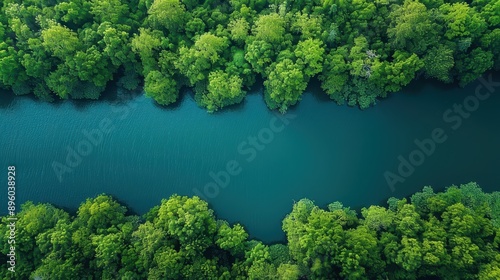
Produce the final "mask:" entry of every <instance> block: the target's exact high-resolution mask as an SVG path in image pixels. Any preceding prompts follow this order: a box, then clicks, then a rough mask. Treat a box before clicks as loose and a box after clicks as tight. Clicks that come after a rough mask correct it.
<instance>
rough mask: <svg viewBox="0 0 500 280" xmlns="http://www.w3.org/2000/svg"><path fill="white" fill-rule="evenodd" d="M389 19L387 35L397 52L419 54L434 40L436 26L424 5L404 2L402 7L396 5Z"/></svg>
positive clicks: (408, 1) (409, 1)
mask: <svg viewBox="0 0 500 280" xmlns="http://www.w3.org/2000/svg"><path fill="white" fill-rule="evenodd" d="M389 19H390V20H391V24H390V26H389V27H388V29H387V35H388V37H389V40H390V41H389V42H390V43H391V44H392V45H393V46H394V47H395V49H397V50H403V49H404V50H408V51H410V52H414V53H417V54H421V53H423V52H425V51H426V49H427V47H428V46H429V45H430V44H433V43H434V40H435V39H436V38H435V36H436V35H437V31H438V26H437V24H436V23H434V22H433V20H432V15H431V14H430V12H429V11H428V10H427V8H426V7H425V5H424V4H422V3H420V2H418V1H413V0H405V1H404V4H403V5H402V6H400V5H396V6H395V8H394V9H393V10H392V12H391V13H390V15H389Z"/></svg>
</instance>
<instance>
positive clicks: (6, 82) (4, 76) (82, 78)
mask: <svg viewBox="0 0 500 280" xmlns="http://www.w3.org/2000/svg"><path fill="white" fill-rule="evenodd" d="M0 6H1V11H0V87H1V88H5V89H7V90H10V91H12V92H14V93H15V94H16V95H25V94H33V95H34V96H36V97H38V98H40V99H41V100H46V101H54V100H58V99H98V98H99V97H100V95H101V93H102V92H103V91H104V90H105V88H106V86H107V85H108V84H109V83H110V82H113V83H116V84H117V85H119V86H121V87H123V88H125V89H128V90H134V89H136V88H138V87H142V88H143V89H144V92H145V94H146V95H147V96H148V97H151V98H152V99H154V100H155V101H156V102H157V103H158V104H161V105H168V104H172V103H175V102H176V101H177V100H178V99H179V94H180V90H181V89H182V88H190V89H192V92H194V99H195V100H196V102H197V103H198V104H199V105H200V106H201V107H203V108H206V110H207V111H209V112H214V111H217V110H219V109H221V108H223V107H225V106H229V105H232V104H236V103H239V102H242V100H243V99H244V98H245V95H246V92H247V91H248V90H249V89H250V87H251V86H252V85H253V84H254V83H255V82H256V81H260V80H262V81H263V83H264V99H265V101H266V103H267V105H268V106H269V108H271V109H275V110H279V111H280V112H282V113H284V112H286V111H287V109H288V108H289V107H290V106H293V105H294V104H296V103H297V102H298V101H299V100H300V99H301V95H302V94H303V92H304V91H305V89H306V87H307V85H308V83H309V81H310V80H311V79H317V80H319V81H320V83H321V87H322V89H323V90H324V92H325V94H327V95H328V96H329V97H330V98H331V99H332V100H334V101H335V102H337V103H339V104H345V103H347V104H349V105H351V106H359V107H360V108H362V109H364V108H367V107H369V106H371V105H373V104H375V103H376V101H377V100H379V99H381V98H384V97H386V96H387V94H389V93H393V92H397V91H399V90H401V89H402V88H404V87H405V86H406V85H408V84H409V83H410V82H411V81H412V80H414V79H434V80H438V81H441V82H443V83H455V82H456V83H457V84H458V85H460V86H464V85H466V84H468V83H470V82H471V81H473V80H475V79H476V78H478V77H479V76H480V75H481V74H483V73H484V72H485V71H488V70H491V69H493V70H499V69H500V55H499V54H500V0H472V1H466V2H463V1H456V0H405V1H402V0H374V1H371V0H310V1H304V0H298V1H288V2H287V1H283V0H271V1H265V0H230V1H218V0H205V1H198V0H0Z"/></svg>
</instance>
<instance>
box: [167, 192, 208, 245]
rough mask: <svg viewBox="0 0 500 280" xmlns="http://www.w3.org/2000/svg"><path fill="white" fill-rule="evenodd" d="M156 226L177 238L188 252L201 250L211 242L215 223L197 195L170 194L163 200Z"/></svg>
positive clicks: (206, 205) (203, 202)
mask: <svg viewBox="0 0 500 280" xmlns="http://www.w3.org/2000/svg"><path fill="white" fill-rule="evenodd" d="M157 226H159V227H160V228H162V229H163V230H164V231H165V232H167V233H168V234H169V235H170V236H172V237H174V238H175V239H177V240H179V243H180V245H181V246H182V247H183V248H184V250H186V252H187V253H188V254H196V253H197V252H203V251H204V250H205V249H206V248H208V247H209V246H210V245H211V244H212V237H211V236H213V235H214V233H215V232H216V223H215V218H214V216H213V213H212V210H209V209H208V204H207V203H206V202H205V201H202V200H200V199H199V198H198V197H194V198H188V197H185V196H172V197H171V198H170V199H169V200H163V201H162V204H161V206H160V209H159V211H158V222H157Z"/></svg>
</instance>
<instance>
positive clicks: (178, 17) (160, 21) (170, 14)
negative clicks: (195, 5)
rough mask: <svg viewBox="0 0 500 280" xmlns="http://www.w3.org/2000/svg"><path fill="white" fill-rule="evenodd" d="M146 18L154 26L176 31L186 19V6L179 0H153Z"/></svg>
mask: <svg viewBox="0 0 500 280" xmlns="http://www.w3.org/2000/svg"><path fill="white" fill-rule="evenodd" d="M148 14H149V17H148V20H149V21H150V22H151V24H152V25H153V26H154V27H156V28H165V29H167V30H169V31H172V32H175V31H178V30H179V29H180V28H181V27H182V25H183V24H184V22H185V20H186V16H187V15H186V8H185V7H184V4H182V3H181V1H180V0H155V1H154V2H153V4H152V5H151V7H150V8H149V10H148Z"/></svg>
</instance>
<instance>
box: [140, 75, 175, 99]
mask: <svg viewBox="0 0 500 280" xmlns="http://www.w3.org/2000/svg"><path fill="white" fill-rule="evenodd" d="M144 91H145V92H146V96H148V97H151V98H153V99H154V100H155V101H156V102H157V103H158V104H160V105H169V104H172V103H174V102H175V101H176V100H177V97H178V89H177V82H176V81H175V80H174V79H173V78H172V77H169V76H168V75H164V74H162V72H160V71H156V70H153V71H150V72H149V73H148V74H147V76H146V79H145V80H144Z"/></svg>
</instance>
